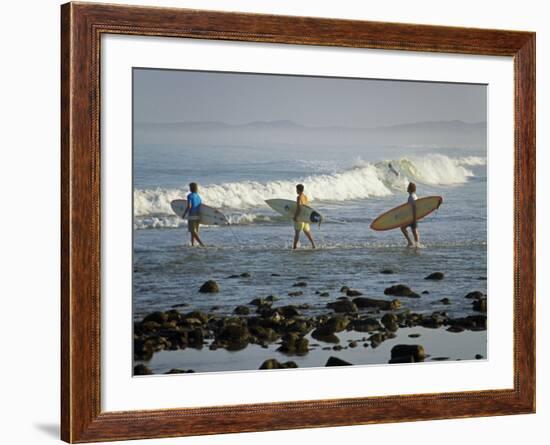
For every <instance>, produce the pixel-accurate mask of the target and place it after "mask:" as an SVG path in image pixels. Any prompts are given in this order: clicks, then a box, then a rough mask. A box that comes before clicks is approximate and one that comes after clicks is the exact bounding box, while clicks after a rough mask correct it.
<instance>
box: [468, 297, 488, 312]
mask: <svg viewBox="0 0 550 445" xmlns="http://www.w3.org/2000/svg"><path fill="white" fill-rule="evenodd" d="M472 308H473V310H474V311H478V312H487V298H481V299H479V300H475V301H474V302H473V304H472Z"/></svg>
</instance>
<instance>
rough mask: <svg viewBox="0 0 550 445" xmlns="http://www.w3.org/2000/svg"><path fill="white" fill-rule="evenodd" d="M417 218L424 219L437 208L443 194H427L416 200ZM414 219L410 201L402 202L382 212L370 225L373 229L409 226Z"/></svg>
mask: <svg viewBox="0 0 550 445" xmlns="http://www.w3.org/2000/svg"><path fill="white" fill-rule="evenodd" d="M415 202H416V220H417V221H418V220H419V219H422V218H424V217H426V216H428V215H429V214H430V213H432V212H433V211H434V210H437V209H438V208H439V206H440V205H441V203H442V202H443V198H442V197H441V196H426V197H424V198H420V199H417V200H416V201H415ZM412 221H413V211H412V206H411V205H410V204H408V203H405V204H402V205H400V206H398V207H395V208H393V209H391V210H388V211H387V212H385V213H382V214H381V215H380V216H379V217H378V218H376V219H375V220H374V221H373V222H372V223H371V225H370V228H371V229H372V230H391V229H397V228H398V227H403V226H408V225H409V224H411V223H412Z"/></svg>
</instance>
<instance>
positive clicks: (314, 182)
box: [134, 154, 486, 229]
mask: <svg viewBox="0 0 550 445" xmlns="http://www.w3.org/2000/svg"><path fill="white" fill-rule="evenodd" d="M485 164H486V158H483V157H477V156H468V157H461V158H451V157H448V156H444V155H441V154H432V155H427V156H419V157H403V158H400V159H395V160H390V161H381V162H376V163H371V162H366V161H362V160H358V161H356V162H355V164H354V165H353V166H352V167H351V168H348V169H345V170H341V171H336V172H333V173H330V174H313V175H310V176H306V177H302V178H296V179H295V180H292V181H288V180H285V181H277V180H273V181H268V182H256V181H240V182H228V183H222V184H213V185H208V186H204V187H201V188H200V191H199V192H200V194H201V197H202V199H203V202H204V203H207V204H208V205H210V206H212V207H216V208H221V209H224V210H225V211H226V212H227V213H228V214H229V220H230V222H231V223H232V224H251V223H254V222H255V221H256V220H257V219H258V218H263V219H266V218H265V217H261V216H260V215H256V214H254V210H256V211H257V210H258V209H262V208H267V205H266V204H265V200H266V199H271V198H285V197H286V198H289V199H293V198H294V195H295V186H296V184H297V183H298V182H301V183H304V184H305V186H306V190H307V192H306V193H307V195H308V196H309V198H310V200H311V201H323V202H332V203H335V202H343V201H349V200H356V199H368V198H372V197H384V196H389V195H392V194H394V193H402V192H403V191H404V190H405V189H406V187H407V184H408V182H409V181H414V182H417V183H419V184H426V185H445V186H452V185H459V184H463V183H465V182H466V181H468V178H470V177H472V176H474V174H473V172H472V171H471V169H470V168H469V167H473V166H482V165H485ZM187 193H188V192H187V189H186V188H184V189H163V188H157V189H144V190H143V189H136V190H135V191H134V216H135V222H134V226H135V228H137V229H144V228H160V227H177V226H179V225H180V224H181V222H182V221H181V219H179V218H177V217H176V216H175V215H174V214H173V212H172V210H171V208H170V202H171V201H172V200H174V199H180V198H182V197H185V196H186V195H187ZM235 212H238V214H236V215H235V214H233V215H231V213H235Z"/></svg>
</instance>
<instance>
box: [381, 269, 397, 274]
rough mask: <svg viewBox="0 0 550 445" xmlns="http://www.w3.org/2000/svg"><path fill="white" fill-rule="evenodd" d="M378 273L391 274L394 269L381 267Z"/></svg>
mask: <svg viewBox="0 0 550 445" xmlns="http://www.w3.org/2000/svg"><path fill="white" fill-rule="evenodd" d="M380 273H381V274H384V275H391V274H393V273H394V271H393V270H391V269H382V270H381V271H380Z"/></svg>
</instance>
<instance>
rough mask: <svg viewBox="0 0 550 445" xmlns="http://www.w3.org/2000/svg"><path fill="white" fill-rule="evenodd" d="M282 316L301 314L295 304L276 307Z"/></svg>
mask: <svg viewBox="0 0 550 445" xmlns="http://www.w3.org/2000/svg"><path fill="white" fill-rule="evenodd" d="M276 310H277V311H278V312H279V313H280V314H281V315H282V316H283V317H287V318H288V317H298V316H300V315H302V314H301V313H300V311H299V310H298V309H297V308H296V306H292V305H288V306H282V307H280V308H277V309H276Z"/></svg>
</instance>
